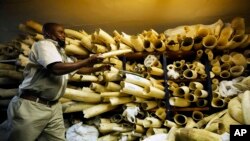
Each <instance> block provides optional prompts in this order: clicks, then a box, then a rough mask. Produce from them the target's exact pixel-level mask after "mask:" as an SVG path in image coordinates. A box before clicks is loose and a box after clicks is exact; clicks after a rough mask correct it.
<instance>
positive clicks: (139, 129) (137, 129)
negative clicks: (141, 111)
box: [134, 124, 145, 133]
mask: <svg viewBox="0 0 250 141" xmlns="http://www.w3.org/2000/svg"><path fill="white" fill-rule="evenodd" d="M134 131H135V132H136V133H145V128H144V127H143V126H141V125H138V124H135V125H134Z"/></svg>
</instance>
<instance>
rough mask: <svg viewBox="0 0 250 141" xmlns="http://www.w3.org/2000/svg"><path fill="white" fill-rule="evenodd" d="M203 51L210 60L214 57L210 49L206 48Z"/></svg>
mask: <svg viewBox="0 0 250 141" xmlns="http://www.w3.org/2000/svg"><path fill="white" fill-rule="evenodd" d="M205 53H206V54H207V57H208V60H209V61H211V60H213V59H214V54H213V52H212V50H211V49H206V50H205Z"/></svg>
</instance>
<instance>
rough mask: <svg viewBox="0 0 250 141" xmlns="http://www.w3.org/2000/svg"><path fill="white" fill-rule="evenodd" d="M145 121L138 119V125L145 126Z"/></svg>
mask: <svg viewBox="0 0 250 141" xmlns="http://www.w3.org/2000/svg"><path fill="white" fill-rule="evenodd" d="M143 121H144V120H143V119H139V118H136V124H137V125H140V126H143Z"/></svg>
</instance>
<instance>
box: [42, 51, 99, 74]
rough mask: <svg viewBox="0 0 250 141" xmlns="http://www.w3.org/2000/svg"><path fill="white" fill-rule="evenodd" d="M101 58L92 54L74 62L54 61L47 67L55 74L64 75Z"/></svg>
mask: <svg viewBox="0 0 250 141" xmlns="http://www.w3.org/2000/svg"><path fill="white" fill-rule="evenodd" d="M102 60H103V58H102V57H100V56H98V55H92V56H91V57H89V58H87V59H84V60H81V61H78V62H75V63H62V62H55V63H52V64H49V65H48V66H47V68H48V69H49V70H51V71H52V72H53V73H54V74H56V75H64V74H68V73H71V72H73V71H75V70H78V69H80V68H82V67H85V66H88V65H89V64H94V63H98V62H101V61H102Z"/></svg>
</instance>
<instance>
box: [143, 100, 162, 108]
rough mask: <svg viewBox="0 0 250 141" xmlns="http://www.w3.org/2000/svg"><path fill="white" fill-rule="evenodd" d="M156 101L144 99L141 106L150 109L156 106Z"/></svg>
mask: <svg viewBox="0 0 250 141" xmlns="http://www.w3.org/2000/svg"><path fill="white" fill-rule="evenodd" d="M157 104H158V103H157V102H156V101H144V102H143V103H141V107H142V109H144V110H151V109H154V108H156V107H157Z"/></svg>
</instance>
